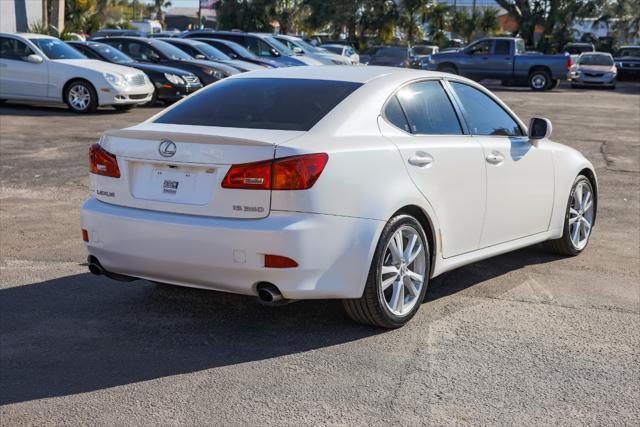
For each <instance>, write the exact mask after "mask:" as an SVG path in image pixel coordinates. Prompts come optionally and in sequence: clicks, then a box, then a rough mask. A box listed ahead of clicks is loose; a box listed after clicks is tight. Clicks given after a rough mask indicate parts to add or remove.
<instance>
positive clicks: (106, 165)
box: [89, 144, 120, 178]
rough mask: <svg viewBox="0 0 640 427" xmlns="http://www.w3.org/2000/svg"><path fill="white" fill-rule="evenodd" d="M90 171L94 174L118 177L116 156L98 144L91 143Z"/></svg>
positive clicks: (118, 170) (118, 169)
mask: <svg viewBox="0 0 640 427" xmlns="http://www.w3.org/2000/svg"><path fill="white" fill-rule="evenodd" d="M89 158H90V164H91V173H95V174H96V175H102V176H109V177H111V178H120V168H118V160H117V159H116V156H115V155H113V154H111V153H110V152H108V151H107V150H105V149H104V148H102V147H101V146H100V144H93V145H92V146H91V148H90V149H89Z"/></svg>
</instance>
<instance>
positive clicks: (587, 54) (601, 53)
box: [580, 52, 612, 56]
mask: <svg viewBox="0 0 640 427" xmlns="http://www.w3.org/2000/svg"><path fill="white" fill-rule="evenodd" d="M595 55H604V56H612V55H611V54H610V53H609V52H582V53H581V54H580V56H595Z"/></svg>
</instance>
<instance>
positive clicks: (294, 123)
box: [155, 78, 361, 131]
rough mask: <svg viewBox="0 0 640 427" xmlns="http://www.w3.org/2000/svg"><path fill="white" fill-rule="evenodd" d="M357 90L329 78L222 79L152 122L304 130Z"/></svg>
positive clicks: (353, 85) (358, 84)
mask: <svg viewBox="0 0 640 427" xmlns="http://www.w3.org/2000/svg"><path fill="white" fill-rule="evenodd" d="M360 86H361V83H353V82H343V81H333V80H308V79H278V78H271V79H266V78H265V79H260V78H239V79H226V80H222V81H221V82H219V83H216V84H214V85H212V86H209V87H208V88H206V89H204V90H201V91H199V92H198V93H197V94H196V95H193V96H192V97H190V98H189V99H187V100H185V101H184V102H182V103H181V104H179V105H177V106H176V107H175V108H172V109H171V110H169V111H167V112H166V113H164V114H163V115H161V116H160V117H159V118H157V119H156V120H155V122H156V123H167V124H176V125H194V126H220V127H234V128H251V129H278V130H302V131H307V130H309V129H311V128H312V127H313V126H314V125H315V124H316V123H318V122H319V121H320V119H322V118H323V117H324V116H325V115H326V114H327V113H328V112H329V111H331V110H332V109H333V108H334V107H335V106H336V105H338V104H339V103H340V102H341V101H342V100H343V99H345V98H346V97H347V96H349V95H350V94H351V93H352V92H353V91H354V90H356V89H357V88H359V87H360Z"/></svg>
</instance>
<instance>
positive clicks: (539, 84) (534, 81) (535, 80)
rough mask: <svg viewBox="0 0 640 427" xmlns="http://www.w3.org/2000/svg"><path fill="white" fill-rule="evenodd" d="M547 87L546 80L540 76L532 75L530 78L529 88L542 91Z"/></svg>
mask: <svg viewBox="0 0 640 427" xmlns="http://www.w3.org/2000/svg"><path fill="white" fill-rule="evenodd" d="M546 85H547V78H546V77H545V76H544V75H542V74H534V75H533V77H532V78H531V86H533V88H534V89H544V88H545V86H546Z"/></svg>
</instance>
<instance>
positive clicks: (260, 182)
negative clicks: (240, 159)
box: [222, 153, 329, 190]
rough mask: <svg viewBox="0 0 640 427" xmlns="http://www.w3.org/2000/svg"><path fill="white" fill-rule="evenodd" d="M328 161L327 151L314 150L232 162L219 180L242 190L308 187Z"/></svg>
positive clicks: (304, 188)
mask: <svg viewBox="0 0 640 427" xmlns="http://www.w3.org/2000/svg"><path fill="white" fill-rule="evenodd" d="M328 160H329V156H328V155H327V154H326V153H316V154H304V155H301V156H292V157H283V158H280V159H274V160H268V161H263V162H256V163H245V164H241V165H233V166H231V168H230V169H229V171H228V172H227V174H226V175H225V177H224V179H223V180H222V187H223V188H236V189H244V190H251V189H252V190H307V189H309V188H311V187H313V184H315V182H316V181H317V180H318V177H319V176H320V174H321V173H322V171H323V169H324V167H325V165H326V164H327V161H328Z"/></svg>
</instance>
